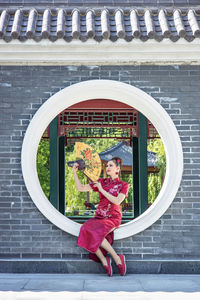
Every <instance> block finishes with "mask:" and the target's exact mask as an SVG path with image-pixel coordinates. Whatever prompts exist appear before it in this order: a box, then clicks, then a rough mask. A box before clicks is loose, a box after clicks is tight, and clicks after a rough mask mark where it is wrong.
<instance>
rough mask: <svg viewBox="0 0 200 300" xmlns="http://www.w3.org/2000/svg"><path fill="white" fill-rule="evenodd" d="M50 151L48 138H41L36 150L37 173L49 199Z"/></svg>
mask: <svg viewBox="0 0 200 300" xmlns="http://www.w3.org/2000/svg"><path fill="white" fill-rule="evenodd" d="M49 157H50V152H49V140H45V139H41V141H40V144H39V147H38V151H37V173H38V178H39V181H40V185H41V187H42V189H43V192H44V193H45V195H46V197H47V198H48V199H49V192H50V159H49Z"/></svg>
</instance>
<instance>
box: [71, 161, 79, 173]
mask: <svg viewBox="0 0 200 300" xmlns="http://www.w3.org/2000/svg"><path fill="white" fill-rule="evenodd" d="M78 166H79V164H78V163H75V164H74V165H73V167H72V169H73V172H74V173H76V172H77V171H78Z"/></svg>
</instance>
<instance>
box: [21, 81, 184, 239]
mask: <svg viewBox="0 0 200 300" xmlns="http://www.w3.org/2000/svg"><path fill="white" fill-rule="evenodd" d="M95 98H98V99H99V98H102V99H111V100H116V101H120V102H123V103H126V104H128V105H130V106H133V107H134V108H135V109H136V110H138V111H140V112H141V113H142V114H144V115H145V116H146V117H147V118H148V119H149V120H150V121H151V122H152V124H153V125H154V126H155V128H156V129H157V131H158V133H159V134H160V137H161V139H162V141H163V144H164V148H165V153H166V162H167V165H166V174H165V180H164V183H163V186H162V188H161V190H160V193H159V195H158V197H157V198H156V200H155V201H154V203H153V204H152V205H151V206H150V207H149V208H148V209H147V210H146V211H145V212H144V213H143V214H141V215H140V216H138V217H137V218H136V219H134V220H132V221H130V222H128V223H126V224H122V225H120V227H119V228H117V229H116V230H115V240H119V239H123V238H126V237H129V236H132V235H134V234H136V233H139V232H141V231H143V230H145V229H146V228H148V227H149V226H151V225H152V224H153V223H154V222H155V221H157V220H158V219H159V218H160V217H161V216H162V215H163V214H164V213H165V211H166V210H167V209H168V207H169V206H170V204H171V203H172V201H173V199H174V197H175V196H176V193H177V191H178V188H179V185H180V182H181V179H182V173H183V152H182V146H181V141H180V138H179V134H178V132H177V130H176V127H175V125H174V123H173V121H172V119H171V118H170V116H169V115H168V114H167V112H166V111H165V110H164V108H162V106H161V105H160V104H159V103H158V102H157V101H156V100H155V99H153V98H152V97H151V96H149V95H148V94H146V93H145V92H143V91H142V90H140V89H138V88H136V87H134V86H131V85H129V84H126V83H122V82H118V81H113V80H89V81H83V82H80V83H77V84H73V85H71V86H69V87H66V88H64V89H63V90H61V91H60V92H58V93H56V94H55V95H53V96H52V97H50V98H49V99H48V100H47V101H46V102H45V103H44V104H43V105H42V106H41V107H40V108H39V109H38V111H37V112H36V113H35V115H34V117H33V118H32V120H31V122H30V124H29V126H28V128H27V130H26V134H25V136H24V140H23V145H22V152H21V164H22V173H23V177H24V181H25V184H26V187H27V190H28V192H29V194H30V196H31V198H32V200H33V201H34V203H35V205H36V206H37V207H38V209H39V210H40V211H41V213H42V214H43V215H44V216H45V217H46V218H47V219H49V220H50V221H51V222H52V223H53V224H55V225H56V226H57V227H59V228H60V229H62V230H64V231H66V232H68V233H70V234H72V235H74V236H78V234H79V231H80V227H81V224H78V223H76V222H74V221H72V220H70V219H69V218H67V217H66V216H64V215H63V214H61V213H60V212H59V211H58V210H57V209H56V208H55V207H54V206H53V205H52V204H51V203H50V201H49V200H48V199H47V197H46V196H45V194H44V192H43V190H42V188H41V185H40V182H39V179H38V174H37V166H36V158H37V150H38V145H39V142H40V139H41V137H42V134H43V132H44V130H45V129H46V128H47V126H48V125H49V123H50V122H51V121H52V120H53V119H54V118H55V117H56V116H57V115H58V114H59V113H60V112H61V111H63V110H64V109H66V108H67V107H68V106H71V105H73V104H76V103H78V102H81V101H84V100H90V99H95Z"/></svg>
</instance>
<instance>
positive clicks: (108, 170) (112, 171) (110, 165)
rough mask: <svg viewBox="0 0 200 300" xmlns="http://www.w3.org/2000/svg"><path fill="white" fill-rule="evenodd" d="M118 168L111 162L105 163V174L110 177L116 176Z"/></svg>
mask: <svg viewBox="0 0 200 300" xmlns="http://www.w3.org/2000/svg"><path fill="white" fill-rule="evenodd" d="M119 170H120V167H117V166H116V164H115V163H114V161H113V160H110V161H108V162H107V165H106V173H107V174H108V175H109V176H111V177H115V176H116V175H117V174H116V172H119Z"/></svg>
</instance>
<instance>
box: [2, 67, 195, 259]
mask: <svg viewBox="0 0 200 300" xmlns="http://www.w3.org/2000/svg"><path fill="white" fill-rule="evenodd" d="M91 79H113V80H117V81H121V82H126V83H128V84H131V85H134V86H136V87H138V88H140V89H142V90H143V91H145V92H146V93H148V94H149V95H151V96H152V97H154V98H155V99H156V100H157V101H158V102H159V103H160V104H161V105H162V106H163V108H164V109H165V110H166V111H167V112H168V113H169V115H170V116H171V118H172V120H173V122H174V124H175V126H176V128H177V130H178V132H179V134H180V137H181V141H182V146H183V152H184V173H183V178H182V182H181V185H180V188H179V191H178V193H177V195H176V198H175V199H174V201H173V203H172V204H171V206H170V208H169V209H168V210H167V211H166V213H165V214H164V215H163V216H162V217H161V218H160V219H159V220H158V221H157V222H156V223H155V224H153V225H152V226H151V227H149V228H148V229H146V230H145V231H143V232H141V233H139V234H136V235H134V236H133V237H129V238H126V239H123V240H119V241H115V242H114V246H115V248H116V250H117V251H120V252H123V253H126V254H127V257H129V258H138V259H145V258H156V259H157V258H165V259H167V258H177V259H178V258H180V259H181V258H198V257H199V247H200V233H199V232H200V121H199V113H200V101H199V97H200V88H199V86H200V66H190V65H182V66H177V65H174V66H164V65H163V66H162V65H160V66H150V65H148V66H147V65H146V66H145V65H143V66H88V67H87V66H1V67H0V136H1V140H0V169H1V172H0V179H1V186H0V258H69V257H79V258H81V257H85V256H87V255H88V253H87V251H85V250H83V249H82V248H79V247H77V246H76V240H77V238H76V237H74V236H71V235H70V234H68V233H65V232H63V231H62V230H60V229H59V228H57V227H56V226H55V225H53V224H51V223H50V222H49V221H48V220H47V219H46V218H45V217H44V216H43V215H42V214H41V213H40V211H38V209H37V207H36V206H35V205H34V203H33V201H32V200H31V199H30V196H29V194H28V192H27V190H26V187H25V185H24V181H23V177H22V171H21V161H20V154H21V147H22V141H23V136H24V134H25V131H26V128H27V126H28V124H29V122H30V120H31V118H32V117H33V115H34V114H35V112H36V111H37V109H38V108H39V107H40V106H41V105H42V103H44V102H45V101H46V100H47V99H48V98H49V97H50V96H51V95H53V94H54V93H56V92H58V91H59V90H61V89H63V88H64V87H66V86H69V85H71V84H73V83H76V82H80V81H84V80H91ZM174 171H176V170H174Z"/></svg>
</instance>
